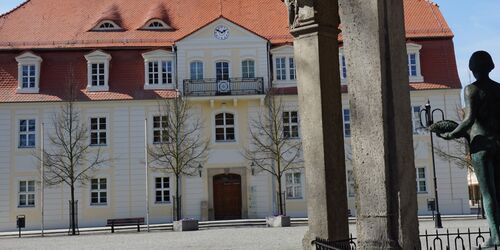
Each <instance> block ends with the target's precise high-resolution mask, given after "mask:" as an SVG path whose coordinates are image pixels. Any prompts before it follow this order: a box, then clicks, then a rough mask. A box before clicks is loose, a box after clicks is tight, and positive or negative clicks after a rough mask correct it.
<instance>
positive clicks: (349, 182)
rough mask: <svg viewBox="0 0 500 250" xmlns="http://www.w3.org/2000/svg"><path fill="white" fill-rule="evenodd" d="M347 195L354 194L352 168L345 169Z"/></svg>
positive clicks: (351, 195)
mask: <svg viewBox="0 0 500 250" xmlns="http://www.w3.org/2000/svg"><path fill="white" fill-rule="evenodd" d="M347 195H349V197H354V196H355V195H356V191H355V190H354V172H353V171H352V170H347Z"/></svg>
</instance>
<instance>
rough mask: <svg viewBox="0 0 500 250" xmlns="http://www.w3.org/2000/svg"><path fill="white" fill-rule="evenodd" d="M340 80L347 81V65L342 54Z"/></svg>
mask: <svg viewBox="0 0 500 250" xmlns="http://www.w3.org/2000/svg"><path fill="white" fill-rule="evenodd" d="M340 79H341V80H342V81H344V82H345V80H346V79H347V64H346V61H345V56H344V55H343V54H340Z"/></svg>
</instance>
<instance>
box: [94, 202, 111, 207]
mask: <svg viewBox="0 0 500 250" xmlns="http://www.w3.org/2000/svg"><path fill="white" fill-rule="evenodd" d="M90 206H91V207H107V206H108V203H102V204H98V203H90Z"/></svg>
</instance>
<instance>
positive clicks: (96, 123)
mask: <svg viewBox="0 0 500 250" xmlns="http://www.w3.org/2000/svg"><path fill="white" fill-rule="evenodd" d="M106 138H107V128H106V117H93V118H90V145H93V146H104V145H106V143H107V140H106Z"/></svg>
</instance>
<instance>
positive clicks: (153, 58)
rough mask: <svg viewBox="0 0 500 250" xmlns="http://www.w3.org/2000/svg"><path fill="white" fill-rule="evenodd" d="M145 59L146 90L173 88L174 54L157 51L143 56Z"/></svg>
mask: <svg viewBox="0 0 500 250" xmlns="http://www.w3.org/2000/svg"><path fill="white" fill-rule="evenodd" d="M142 56H143V57H144V71H145V72H144V75H145V79H144V81H145V84H144V88H145V89H165V88H173V86H172V85H173V83H174V78H175V76H174V72H175V70H174V54H173V53H171V52H167V51H164V50H155V51H151V52H148V53H144V54H142Z"/></svg>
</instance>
